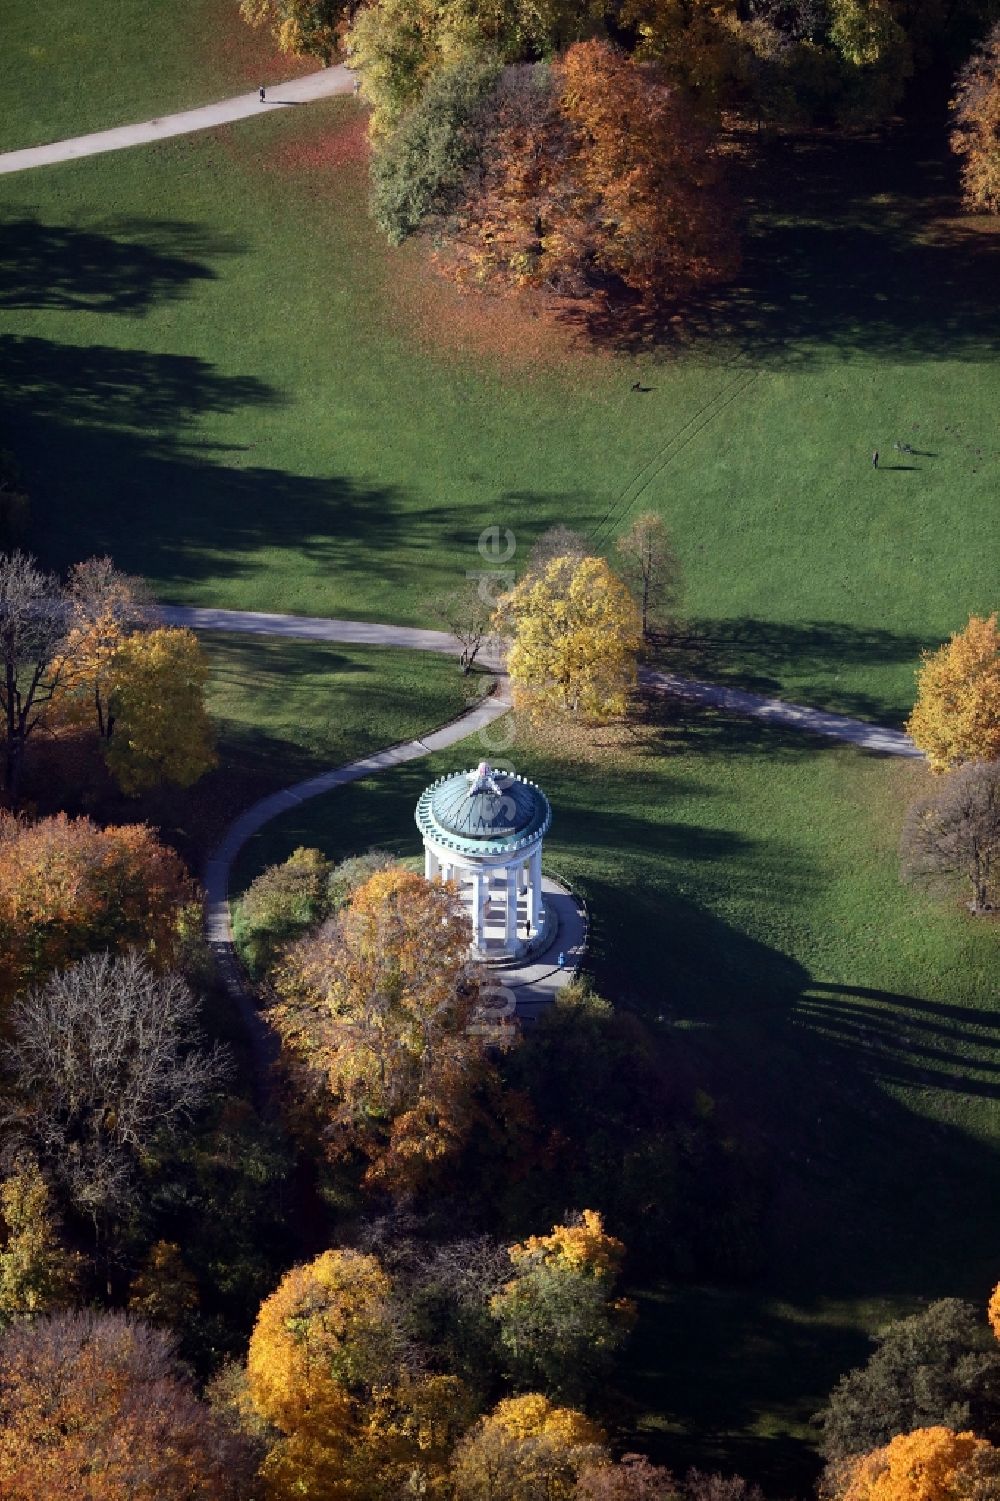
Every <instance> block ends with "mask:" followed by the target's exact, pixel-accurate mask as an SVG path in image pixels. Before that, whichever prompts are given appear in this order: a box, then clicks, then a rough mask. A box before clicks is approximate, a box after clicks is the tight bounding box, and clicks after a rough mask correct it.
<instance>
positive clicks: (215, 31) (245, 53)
mask: <svg viewBox="0 0 1000 1501" xmlns="http://www.w3.org/2000/svg"><path fill="white" fill-rule="evenodd" d="M199 47H200V51H201V55H202V56H204V57H207V58H209V59H212V60H214V61H215V62H216V65H217V72H218V75H219V77H220V78H224V79H227V80H228V81H229V82H230V83H231V84H232V85H233V87H234V88H256V87H257V86H258V85H259V84H262V83H263V84H268V83H270V82H272V81H273V82H280V83H287V82H288V80H289V79H291V78H298V77H300V76H301V75H302V74H304V73H315V71H316V69H317V68H318V67H319V66H320V65H319V63H318V61H317V60H316V58H314V57H289V56H288V55H287V54H286V53H284V52H279V50H278V47H277V45H276V43H275V40H274V37H273V35H272V33H271V30H270V28H269V27H267V26H262V27H260V28H259V29H256V30H255V29H254V28H253V27H252V26H248V25H247V23H246V22H245V21H243V20H241V18H240V11H239V0H213V3H212V4H211V5H209V6H208V7H207V10H206V14H205V18H204V21H203V23H202V28H201V39H200V44H199Z"/></svg>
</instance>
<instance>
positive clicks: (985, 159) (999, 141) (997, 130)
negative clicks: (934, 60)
mask: <svg viewBox="0 0 1000 1501" xmlns="http://www.w3.org/2000/svg"><path fill="white" fill-rule="evenodd" d="M951 108H952V110H953V112H954V117H955V123H954V125H953V127H952V132H951V149H952V150H953V151H954V152H955V153H956V155H958V156H959V157H961V160H962V196H963V198H964V200H965V203H966V205H967V206H968V207H969V208H971V209H975V210H977V211H979V212H981V213H994V214H995V213H998V212H1000V21H997V22H996V23H995V25H994V26H992V27H991V29H990V30H989V31H988V32H987V34H986V37H985V39H984V40H983V41H982V42H981V43H980V44H979V46H978V47H977V48H976V49H975V51H974V52H973V54H972V56H971V57H970V58H969V61H968V62H967V63H966V64H965V66H964V68H963V69H962V70H961V72H960V73H959V75H958V79H957V83H956V88H955V97H954V99H953V100H952V103H951Z"/></svg>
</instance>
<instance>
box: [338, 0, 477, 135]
mask: <svg viewBox="0 0 1000 1501" xmlns="http://www.w3.org/2000/svg"><path fill="white" fill-rule="evenodd" d="M481 42H482V38H481V35H480V32H479V28H478V26H477V25H476V24H475V22H474V21H472V19H471V18H463V17H462V15H461V14H460V12H459V10H458V8H457V7H448V6H443V7H440V8H439V7H437V6H435V5H433V4H432V3H431V0H380V3H379V4H378V5H363V6H362V7H361V8H360V9H359V10H358V12H357V13H356V15H355V16H354V20H353V22H352V25H351V29H350V31H349V33H348V36H347V51H348V56H349V58H350V61H351V66H352V67H353V68H355V69H356V70H357V72H358V76H359V77H360V79H361V88H362V96H363V98H364V100H365V102H366V103H367V104H369V105H370V106H371V111H372V113H371V122H370V127H369V128H370V132H371V138H372V142H373V144H374V145H375V146H376V148H378V147H380V146H381V145H382V144H383V143H384V142H385V141H386V140H387V138H388V137H389V136H390V135H391V134H392V132H393V131H394V130H395V129H396V128H397V126H399V124H400V122H401V121H402V119H403V118H404V116H405V114H406V111H407V110H408V109H409V108H411V107H412V106H414V105H415V104H416V103H417V101H418V99H419V98H420V95H421V93H422V91H423V89H424V88H425V87H426V86H427V84H428V83H429V81H430V79H431V77H432V75H433V74H434V73H435V72H436V71H438V70H439V69H442V68H448V67H450V66H454V65H455V64H457V63H459V62H461V61H462V60H463V59H464V58H465V57H466V55H467V54H468V53H470V52H475V51H477V50H479V47H480V46H481Z"/></svg>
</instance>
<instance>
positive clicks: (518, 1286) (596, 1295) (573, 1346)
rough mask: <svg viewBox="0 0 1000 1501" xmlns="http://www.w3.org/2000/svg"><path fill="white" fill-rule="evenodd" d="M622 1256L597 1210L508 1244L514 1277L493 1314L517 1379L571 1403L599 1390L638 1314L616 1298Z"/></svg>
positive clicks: (494, 1303)
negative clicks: (594, 1390)
mask: <svg viewBox="0 0 1000 1501" xmlns="http://www.w3.org/2000/svg"><path fill="white" fill-rule="evenodd" d="M624 1254H625V1247H624V1246H623V1245H622V1243H621V1241H620V1240H616V1239H615V1237H614V1236H613V1235H608V1233H607V1231H606V1230H605V1229H604V1223H603V1221H602V1219H601V1216H600V1215H599V1214H598V1213H597V1212H596V1211H595V1210H593V1209H585V1210H584V1211H583V1213H582V1214H581V1215H578V1216H577V1217H576V1218H575V1219H573V1220H571V1221H569V1222H568V1223H567V1224H564V1225H556V1226H555V1227H554V1229H553V1230H552V1232H551V1234H549V1235H533V1236H531V1237H530V1238H529V1239H528V1240H526V1241H522V1242H520V1243H519V1244H518V1245H514V1246H511V1247H510V1249H509V1251H508V1255H509V1256H510V1260H511V1266H512V1268H513V1273H514V1274H513V1276H512V1277H511V1279H510V1281H509V1282H506V1283H505V1284H504V1286H503V1287H502V1288H501V1289H500V1291H499V1292H497V1293H495V1294H494V1296H493V1297H492V1298H491V1300H490V1312H491V1314H492V1315H493V1317H494V1319H495V1320H496V1321H497V1324H498V1325H499V1329H500V1343H501V1346H502V1347H503V1349H504V1352H505V1354H506V1356H507V1360H508V1363H509V1366H510V1369H511V1374H512V1375H513V1376H514V1377H515V1379H516V1380H518V1381H519V1382H521V1383H522V1384H523V1385H526V1386H528V1385H533V1384H539V1385H544V1387H545V1389H546V1391H548V1392H551V1393H552V1395H553V1396H555V1397H558V1398H560V1399H563V1400H570V1401H582V1400H584V1399H585V1398H586V1397H587V1396H588V1395H589V1394H590V1392H591V1391H592V1390H593V1389H594V1388H595V1387H597V1386H598V1385H599V1383H600V1381H601V1380H602V1378H603V1377H604V1376H605V1374H606V1373H607V1371H608V1368H609V1366H610V1364H611V1361H612V1359H613V1357H614V1354H615V1352H616V1350H617V1349H618V1348H619V1346H620V1345H621V1343H622V1341H623V1340H624V1338H625V1336H626V1334H627V1333H628V1330H629V1328H630V1327H631V1324H632V1320H633V1315H634V1308H633V1305H632V1304H631V1303H630V1302H628V1300H627V1299H624V1298H615V1297H614V1285H615V1283H616V1281H617V1279H618V1275H619V1272H620V1270H621V1264H622V1258H623V1257H624Z"/></svg>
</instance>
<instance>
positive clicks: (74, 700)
mask: <svg viewBox="0 0 1000 1501" xmlns="http://www.w3.org/2000/svg"><path fill="white" fill-rule="evenodd" d="M67 594H68V596H69V601H70V609H71V625H70V629H69V633H68V635H67V637H66V642H65V645H64V647H63V653H62V659H61V662H60V681H59V693H58V699H57V706H58V709H59V712H60V714H61V716H62V718H63V719H64V720H66V721H68V722H70V723H81V724H82V723H89V722H90V721H91V720H92V719H93V720H96V724H97V733H98V734H99V735H100V736H101V738H102V739H107V738H109V737H110V735H111V732H112V729H113V728H114V719H113V716H112V714H111V710H110V705H109V698H110V695H111V689H112V686H113V683H114V664H115V657H116V655H117V653H118V651H119V649H120V648H121V646H122V643H123V642H124V641H125V640H127V638H128V637H129V636H131V635H133V634H134V633H135V632H136V631H139V630H142V629H148V628H149V627H150V624H151V622H152V619H153V615H152V606H151V604H150V602H149V598H148V591H147V590H146V588H145V585H144V584H143V582H142V580H141V579H137V578H132V577H130V576H129V575H128V574H125V573H120V572H119V570H118V569H117V568H116V567H115V565H114V563H113V562H112V561H111V559H110V558H106V557H105V558H88V559H87V560H86V561H85V562H83V563H75V564H74V565H73V567H72V568H71V569H70V572H69V585H68V588H67Z"/></svg>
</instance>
